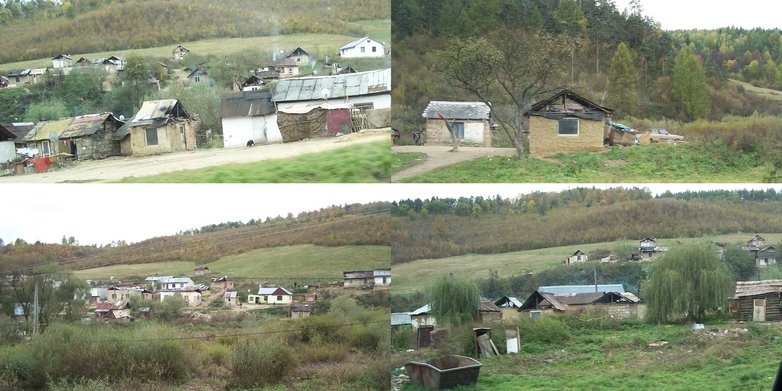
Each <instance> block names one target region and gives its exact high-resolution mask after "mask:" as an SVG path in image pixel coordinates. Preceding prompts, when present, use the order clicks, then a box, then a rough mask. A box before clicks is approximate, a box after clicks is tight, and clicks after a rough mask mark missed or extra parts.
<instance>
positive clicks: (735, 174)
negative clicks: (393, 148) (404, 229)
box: [402, 144, 769, 183]
mask: <svg viewBox="0 0 782 391" xmlns="http://www.w3.org/2000/svg"><path fill="white" fill-rule="evenodd" d="M755 159H756V156H755V155H754V154H745V155H743V156H740V157H735V156H733V157H726V156H718V155H716V154H715V153H714V151H712V150H710V149H708V148H706V147H703V146H699V145H695V144H679V145H672V144H653V145H645V146H640V147H625V148H622V147H614V148H612V149H610V150H608V151H606V152H602V153H586V152H584V153H574V154H562V153H560V154H557V155H553V156H548V157H546V159H538V158H528V159H522V160H519V159H515V158H502V159H497V158H493V159H491V160H489V158H479V159H474V160H473V161H472V162H466V163H461V164H457V165H454V166H449V167H446V168H443V169H440V170H436V171H432V172H429V173H426V174H422V175H418V176H415V177H412V178H407V179H405V180H403V181H402V182H429V183H467V182H469V183H515V182H530V183H659V182H679V183H703V182H713V183H718V182H724V183H732V182H766V181H767V176H768V172H769V168H768V167H766V166H762V165H761V166H757V167H756V166H755Z"/></svg>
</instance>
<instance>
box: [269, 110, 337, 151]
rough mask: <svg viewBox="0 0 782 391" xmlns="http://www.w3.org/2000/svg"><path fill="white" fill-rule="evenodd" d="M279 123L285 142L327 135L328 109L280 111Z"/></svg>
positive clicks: (278, 114)
mask: <svg viewBox="0 0 782 391" xmlns="http://www.w3.org/2000/svg"><path fill="white" fill-rule="evenodd" d="M277 125H278V126H279V128H280V133H281V134H282V142H283V143H289V142H293V141H299V140H304V139H307V138H315V137H322V136H326V135H327V133H326V110H324V109H321V108H318V107H316V108H313V109H312V110H309V111H308V112H305V113H286V112H283V111H279V112H278V113H277Z"/></svg>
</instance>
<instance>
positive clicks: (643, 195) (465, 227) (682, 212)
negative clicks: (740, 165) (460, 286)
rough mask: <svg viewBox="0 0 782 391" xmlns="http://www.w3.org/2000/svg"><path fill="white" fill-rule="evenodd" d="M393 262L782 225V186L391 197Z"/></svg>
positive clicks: (772, 229)
mask: <svg viewBox="0 0 782 391" xmlns="http://www.w3.org/2000/svg"><path fill="white" fill-rule="evenodd" d="M391 226H392V231H391V240H392V242H393V243H394V246H393V249H392V264H398V263H404V262H410V261H414V260H416V259H425V258H445V257H450V256H455V255H462V254H470V253H473V254H493V253H505V252H512V251H521V250H532V249H539V248H546V247H554V246H565V245H579V244H584V243H598V242H608V241H615V240H624V239H627V240H640V239H641V238H644V237H651V238H658V239H659V238H677V237H700V236H704V235H717V234H728V233H738V232H745V233H751V232H782V194H780V193H777V192H776V191H774V190H773V189H770V190H767V191H749V190H746V191H711V192H687V193H677V194H673V193H666V194H663V195H661V196H660V197H656V198H653V197H652V196H651V194H649V193H648V192H647V191H646V190H643V189H624V188H614V189H606V190H602V189H587V188H579V189H571V190H565V191H562V192H560V193H533V194H528V195H522V196H519V197H517V198H513V199H507V198H506V199H503V198H501V197H499V196H497V197H490V198H483V197H461V198H459V199H449V198H443V199H437V198H433V199H430V200H420V199H416V200H401V201H398V202H394V203H393V204H392V220H391Z"/></svg>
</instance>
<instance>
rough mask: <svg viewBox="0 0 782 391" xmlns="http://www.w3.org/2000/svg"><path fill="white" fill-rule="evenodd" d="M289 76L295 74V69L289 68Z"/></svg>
mask: <svg viewBox="0 0 782 391" xmlns="http://www.w3.org/2000/svg"><path fill="white" fill-rule="evenodd" d="M288 74H289V75H292V74H293V68H292V67H291V68H288Z"/></svg>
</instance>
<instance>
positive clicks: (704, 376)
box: [393, 314, 782, 391]
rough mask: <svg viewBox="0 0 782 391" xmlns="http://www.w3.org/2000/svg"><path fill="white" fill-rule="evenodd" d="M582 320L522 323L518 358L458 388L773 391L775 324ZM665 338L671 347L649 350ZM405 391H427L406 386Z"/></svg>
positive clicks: (498, 359)
mask: <svg viewBox="0 0 782 391" xmlns="http://www.w3.org/2000/svg"><path fill="white" fill-rule="evenodd" d="M581 319H582V321H581V322H579V321H578V320H576V319H575V318H570V319H564V318H557V319H555V320H550V319H545V318H544V319H543V322H539V325H535V324H533V323H532V322H521V323H520V325H521V329H522V335H523V336H525V337H523V338H522V342H521V353H520V354H514V355H500V356H495V357H491V358H486V359H481V360H479V361H480V362H481V363H482V364H483V367H481V369H480V376H479V378H478V383H477V384H476V385H473V386H463V387H459V388H458V390H460V391H484V390H485V391H510V390H514V391H515V390H680V391H689V390H769V389H771V386H772V384H773V383H774V378H775V376H776V371H777V368H778V366H779V362H780V357H782V340H777V339H776V337H778V336H779V335H780V334H782V329H781V328H780V325H779V324H778V323H771V324H759V325H756V324H744V325H742V324H736V323H735V322H727V321H714V322H709V323H707V324H706V329H705V330H692V329H691V327H690V326H689V325H674V326H663V325H660V326H654V325H645V324H640V323H637V322H636V323H632V322H626V323H624V324H622V323H619V322H605V321H602V322H601V320H599V319H598V320H595V317H590V316H586V315H585V314H582V315H581ZM590 320H594V322H592V323H590V322H589V321H590ZM595 323H603V324H602V325H600V326H598V325H596V324H595ZM470 332H471V330H466V328H463V329H459V330H457V331H456V332H454V333H453V334H457V335H456V336H454V337H453V339H457V338H459V336H461V337H463V338H462V339H463V340H470V338H466V337H467V336H468V335H469V333H470ZM497 334H501V336H497ZM492 339H493V340H495V341H496V342H495V344H496V345H498V346H497V347H498V348H499V349H500V351H501V352H502V351H503V350H504V333H503V332H502V329H501V326H499V327H497V326H495V327H494V328H493V330H492ZM553 339H556V342H554V340H553ZM661 340H665V341H667V342H668V343H669V344H668V345H667V346H665V347H663V348H652V347H647V344H650V343H655V342H658V341H661ZM449 342H451V341H449ZM455 344H457V343H454V342H451V343H450V344H448V348H452V346H453V345H455ZM464 345H466V343H464V342H463V346H464ZM442 350H445V349H442ZM464 350H469V347H467V348H466V349H464ZM444 353H446V352H445V351H435V350H431V351H424V350H422V351H416V352H413V353H400V354H398V355H397V356H395V357H394V362H393V363H394V366H395V367H396V368H399V367H400V366H401V364H404V362H406V361H421V360H422V359H426V358H430V357H436V356H437V355H441V354H444ZM403 361H404V362H403ZM402 389H403V390H405V391H420V390H424V389H423V388H420V387H414V386H411V385H410V384H409V383H408V384H406V385H405V386H404V387H403V388H402Z"/></svg>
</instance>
